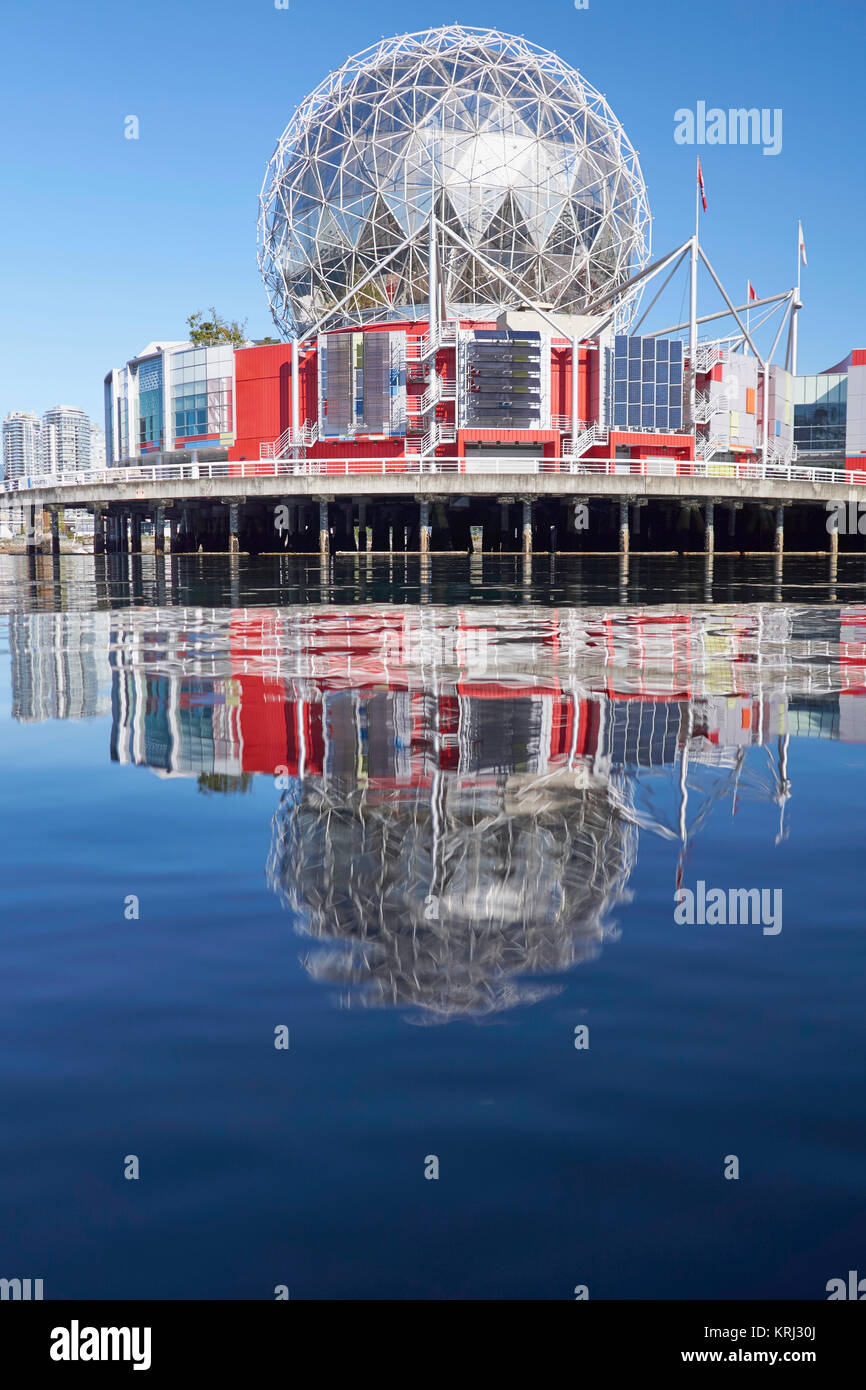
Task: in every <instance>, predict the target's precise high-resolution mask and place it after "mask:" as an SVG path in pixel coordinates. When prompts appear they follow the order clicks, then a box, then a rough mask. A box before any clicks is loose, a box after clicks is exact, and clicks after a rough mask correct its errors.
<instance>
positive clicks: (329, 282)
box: [259, 25, 650, 334]
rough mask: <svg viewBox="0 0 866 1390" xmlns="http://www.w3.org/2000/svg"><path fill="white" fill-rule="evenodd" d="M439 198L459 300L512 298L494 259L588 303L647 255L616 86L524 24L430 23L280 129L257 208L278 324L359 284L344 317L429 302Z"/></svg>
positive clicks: (541, 298)
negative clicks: (604, 91)
mask: <svg viewBox="0 0 866 1390" xmlns="http://www.w3.org/2000/svg"><path fill="white" fill-rule="evenodd" d="M431 209H432V210H435V213H436V215H437V217H438V219H439V221H440V222H441V223H442V224H443V226H442V227H440V228H439V230H438V231H437V244H438V255H439V266H440V275H441V281H442V285H443V293H444V298H445V303H446V307H447V311H448V312H449V313H455V314H459V313H461V312H462V313H469V312H475V313H477V312H478V311H479V310H487V311H488V312H490V311H491V310H493V311H496V310H500V309H503V308H505V307H511V306H513V304H514V303H515V296H514V294H513V292H511V291H509V290H508V288H507V287H506V286H505V284H503V282H502V281H501V280H500V279H498V278H497V276H496V274H494V273H493V272H492V271H491V269H490V267H491V266H492V267H495V268H496V269H497V270H499V271H500V272H502V273H504V274H505V275H506V276H507V277H508V278H509V280H510V281H511V282H512V284H513V285H515V286H516V287H517V289H518V290H519V291H520V292H521V294H523V295H525V296H526V297H527V298H528V299H529V300H531V301H532V302H533V303H540V304H545V305H548V306H551V307H553V308H555V309H559V310H563V311H566V312H572V313H580V312H582V311H583V310H584V309H585V308H586V307H587V305H588V304H589V303H590V301H591V300H593V299H595V298H597V297H599V296H601V295H604V294H606V293H609V292H611V291H614V290H616V288H617V287H618V286H620V285H622V284H623V283H624V282H625V281H626V280H627V279H628V278H629V276H631V275H633V274H635V273H636V272H637V271H638V270H639V269H641V268H642V267H643V266H644V265H645V264H646V262H647V260H648V258H649V245H650V215H649V207H648V203H647V194H646V187H645V185H644V181H643V177H642V175H641V171H640V165H639V163H638V159H637V155H636V153H635V151H634V149H633V148H632V146H631V144H630V142H629V140H628V139H627V137H626V135H625V132H624V131H623V129H622V126H621V125H620V124H619V122H618V121H617V119H616V117H615V116H614V114H613V112H612V111H611V109H610V107H609V106H608V104H607V102H606V100H605V98H604V97H603V96H601V95H600V94H599V93H598V92H597V91H595V89H594V88H593V87H591V86H590V85H589V83H588V82H586V81H585V80H584V79H583V78H582V77H581V75H580V74H579V73H578V72H577V71H575V69H574V68H572V67H570V66H569V65H568V64H567V63H565V62H563V61H562V59H560V58H558V57H557V56H556V55H555V54H554V53H550V52H548V51H547V50H545V49H543V48H539V47H537V46H536V45H535V44H532V43H529V42H527V40H526V39H523V38H517V37H515V36H513V35H510V34H502V33H499V32H498V31H496V30H492V29H476V28H467V27H464V26H461V25H453V26H448V27H446V28H441V29H429V30H426V31H424V32H421V33H417V34H405V35H402V36H399V37H396V38H391V39H385V40H383V41H382V42H381V43H379V44H376V45H375V46H373V47H371V48H368V49H365V50H364V52H362V53H359V54H357V55H356V56H355V57H352V58H349V59H348V60H347V61H346V62H345V63H344V64H343V66H342V67H341V68H339V69H338V70H337V71H336V72H334V73H332V74H331V75H330V76H329V77H328V78H326V80H325V81H324V82H323V83H321V84H320V86H318V87H317V88H316V90H315V91H314V92H313V93H312V94H311V95H310V96H309V97H307V98H306V100H305V101H304V102H302V103H301V105H300V107H299V108H298V110H297V111H296V112H295V115H294V117H293V118H292V120H291V122H290V123H289V125H288V126H287V127H286V129H285V131H284V132H283V134H282V136H281V137H280V140H279V143H278V145H277V148H276V150H275V152H274V155H273V157H272V159H271V161H270V163H269V165H268V169H267V173H266V176H265V181H264V184H263V187H262V193H261V200H260V214H259V265H260V268H261V271H262V275H263V277H264V280H265V284H266V286H267V290H268V298H269V300H270V305H271V312H272V314H273V317H274V322H275V323H276V324H277V327H278V328H280V329H281V330H282V331H283V332H284V333H286V334H290V333H292V332H297V331H298V330H301V331H303V330H305V329H307V328H309V327H310V326H312V325H313V324H314V323H316V322H317V321H318V320H319V319H320V318H321V317H322V316H323V315H324V314H326V313H327V312H329V311H330V310H332V309H334V308H336V306H338V305H339V303H340V301H341V300H342V299H343V298H344V296H346V295H347V294H349V295H350V298H349V302H348V304H347V306H346V308H345V311H344V314H345V318H346V320H347V321H354V322H361V321H363V320H364V318H366V317H370V316H371V315H372V314H376V315H381V314H382V313H383V311H385V312H387V311H388V310H390V309H396V308H403V309H408V308H411V307H412V306H415V305H418V306H421V305H424V304H425V303H426V300H427V295H428V279H427V277H428V239H429V232H428V228H429V221H430V213H431ZM451 233H453V234H454V235H451ZM458 238H459V240H458ZM402 243H406V244H405V245H402ZM461 243H462V244H461ZM397 248H401V249H399V250H398V249H397ZM395 251H396V254H395V255H392V253H394V252H395ZM389 257H390V259H388V258H389ZM362 282H363V283H362ZM356 287H357V288H356ZM353 290H355V292H354V293H351V291H353Z"/></svg>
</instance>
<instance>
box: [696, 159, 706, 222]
mask: <svg viewBox="0 0 866 1390" xmlns="http://www.w3.org/2000/svg"><path fill="white" fill-rule="evenodd" d="M698 188H699V190H700V194H701V202H702V203H703V206H704V212H706V210H707V195H706V192H705V190H704V173H703V170H702V169H701V159H700V155H699V156H698Z"/></svg>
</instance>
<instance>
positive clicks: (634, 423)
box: [628, 405, 640, 430]
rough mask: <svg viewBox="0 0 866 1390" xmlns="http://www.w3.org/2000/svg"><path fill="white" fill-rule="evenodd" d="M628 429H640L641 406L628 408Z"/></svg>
mask: <svg viewBox="0 0 866 1390" xmlns="http://www.w3.org/2000/svg"><path fill="white" fill-rule="evenodd" d="M628 427H629V429H630V430H639V429H640V406H639V405H630V406H629V408H628Z"/></svg>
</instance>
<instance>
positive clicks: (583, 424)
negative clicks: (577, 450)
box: [550, 415, 592, 434]
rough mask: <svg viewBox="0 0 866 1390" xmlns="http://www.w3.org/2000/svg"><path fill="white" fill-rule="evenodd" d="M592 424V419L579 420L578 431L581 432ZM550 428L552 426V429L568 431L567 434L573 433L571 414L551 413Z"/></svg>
mask: <svg viewBox="0 0 866 1390" xmlns="http://www.w3.org/2000/svg"><path fill="white" fill-rule="evenodd" d="M591 424H592V421H591V420H578V422H577V428H578V432H580V431H581V430H585V429H586V428H587V426H588V425H591ZM550 428H551V429H552V430H560V431H561V432H564V433H567V434H571V416H570V415H551V417H550Z"/></svg>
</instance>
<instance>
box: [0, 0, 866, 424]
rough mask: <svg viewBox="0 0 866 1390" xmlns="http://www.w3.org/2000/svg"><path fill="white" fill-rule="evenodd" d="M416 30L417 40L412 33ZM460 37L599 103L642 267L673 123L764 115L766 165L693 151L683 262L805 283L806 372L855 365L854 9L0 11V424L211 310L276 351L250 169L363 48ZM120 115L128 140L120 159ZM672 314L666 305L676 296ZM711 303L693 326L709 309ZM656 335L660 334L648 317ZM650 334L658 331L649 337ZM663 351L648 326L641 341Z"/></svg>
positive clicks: (261, 4) (213, 4) (55, 7)
mask: <svg viewBox="0 0 866 1390" xmlns="http://www.w3.org/2000/svg"><path fill="white" fill-rule="evenodd" d="M410 15H411V18H410ZM455 21H459V22H460V23H465V24H475V25H490V26H496V27H499V28H501V29H506V30H511V31H512V32H516V33H524V34H525V35H526V37H527V38H529V39H532V40H534V41H535V42H537V43H540V44H542V45H544V46H546V47H549V48H553V49H555V50H556V51H558V52H559V53H560V54H561V55H562V56H563V57H564V58H565V59H567V60H568V61H569V62H571V63H573V64H574V65H575V66H576V67H577V68H579V69H580V70H581V72H583V74H584V75H585V76H586V78H587V79H588V80H589V81H590V82H591V83H592V84H593V85H594V86H596V87H597V88H598V89H599V90H600V91H602V92H604V93H605V94H606V96H607V98H608V100H609V101H610V103H611V105H612V107H613V109H614V111H615V112H616V114H617V116H618V117H619V119H620V120H621V121H622V123H623V125H624V126H625V129H626V131H627V132H628V134H629V136H630V138H631V140H632V142H633V143H634V145H635V146H636V148H637V150H638V151H639V154H640V159H641V164H642V167H643V171H644V176H645V178H646V181H647V185H648V188H649V195H650V204H651V207H652V211H653V214H654V232H653V240H654V248H655V250H656V251H659V252H660V251H662V250H664V249H667V248H671V247H673V246H674V245H676V244H678V243H679V242H681V241H683V240H684V239H685V238H686V237H687V236H688V235H689V233H690V230H691V227H692V223H693V217H694V167H695V153H696V151H695V149H694V148H689V147H687V146H685V147H684V146H679V145H677V144H676V143H675V142H674V138H673V132H674V112H675V111H676V109H677V108H680V107H692V108H694V107H695V105H696V103H697V102H698V101H701V100H702V101H705V102H706V103H707V104H708V106H719V107H722V108H728V107H732V106H733V107H740V106H747V107H753V106H756V107H759V108H764V107H767V108H771V109H772V108H776V107H781V108H782V111H783V145H782V151H781V153H780V154H779V155H778V156H775V157H772V156H765V155H763V154H762V152H761V149H760V148H758V147H753V146H734V147H728V146H717V147H713V148H709V147H707V148H705V149H704V150H703V151H702V159H703V166H704V176H705V180H706V185H707V194H708V199H709V211H708V213H707V215H706V217H705V218H704V221H703V227H702V237H703V241H704V245H705V247H706V250H707V253H708V255H709V257H710V259H711V260H712V261H713V263H714V266H715V268H716V270H717V271H718V272H719V274H720V275H721V276H722V279H723V280H725V281H726V282H729V285H730V288H731V290H732V291H735V292H738V293H743V292H744V289H745V281H746V277H747V276H749V277H751V279H752V281H753V282H754V283H755V285H756V286H757V288H758V290H759V292H760V293H762V294H768V293H773V292H775V291H777V290H782V289H787V288H788V287H789V286H790V285H791V284H792V283H793V280H794V276H795V273H796V227H797V219H798V217H801V218H802V219H803V223H804V227H805V233H806V243H807V250H808V259H809V265H808V269H807V270H805V271H804V272H803V297H804V304H805V308H804V310H803V313H802V315H801V320H800V322H801V332H800V343H801V350H800V370H801V371H817V370H820V369H822V368H824V367H827V366H829V365H831V364H832V363H834V362H836V361H837V360H839V358H841V357H842V356H843V355H844V354H845V353H846V352H847V351H848V350H849V348H851V347H852V346H861V347H864V346H866V321H864V320H866V285H864V275H863V270H862V264H863V260H862V251H861V249H860V245H861V242H862V232H861V229H862V228H863V226H864V223H866V186H864V180H863V177H862V171H863V148H864V143H866V140H864V135H866V130H864V126H866V116H864V104H863V102H862V100H861V90H862V81H863V77H862V65H863V54H864V39H866V10H864V7H863V6H862V0H861V3H855V0H850V2H849V3H842V4H839V3H831V4H823V5H822V4H812V3H804V0H796V3H794V2H793V0H792V2H790V3H782V0H764V3H762V4H761V5H757V4H754V3H753V0H726V2H725V3H724V4H722V3H716V4H709V5H703V6H696V5H695V4H694V3H690V0H665V3H660V4H652V3H636V2H635V0H589V8H588V9H586V10H576V9H575V8H574V5H573V0H536V3H535V4H533V5H532V6H526V5H525V4H521V5H518V4H517V3H516V0H499V3H497V4H492V3H478V0H474V2H473V3H471V4H470V3H463V4H458V3H457V2H456V0H449V3H447V4H445V5H442V4H435V3H434V4H429V5H427V6H425V7H424V9H423V11H421V10H408V9H407V8H406V6H405V5H397V4H395V3H370V4H367V5H364V6H358V5H354V4H351V5H350V4H347V3H342V0H340V2H339V3H332V4H325V3H319V4H312V3H310V0H291V8H290V9H289V10H278V9H276V8H275V5H274V3H273V0H209V3H206V0H184V3H183V4H178V3H176V2H175V3H171V4H169V3H166V0H149V3H148V4H146V5H137V6H124V5H118V4H116V3H108V0H88V3H87V4H86V5H80V4H69V3H66V4H63V3H59V0H45V2H44V3H42V4H39V5H36V6H34V5H33V4H32V3H27V4H25V3H22V0H6V3H5V5H4V7H3V18H2V20H0V52H2V58H3V85H2V87H0V168H2V197H0V324H2V332H0V416H2V415H4V414H5V413H6V412H7V411H8V410H11V409H33V410H36V411H39V412H41V411H43V410H44V409H46V408H47V407H48V406H50V405H53V404H56V403H58V402H61V401H62V402H66V403H69V404H74V405H81V406H83V407H84V408H85V409H86V410H88V411H89V412H90V413H91V414H92V415H93V416H94V418H96V419H98V420H100V421H101V419H102V379H103V377H104V375H105V372H106V371H107V370H108V368H109V367H111V366H119V365H121V364H122V363H123V362H124V361H126V359H127V358H128V357H130V356H132V354H133V353H135V352H137V351H138V350H139V349H140V348H141V347H143V345H144V344H145V343H146V342H148V341H149V340H150V339H153V338H184V337H185V336H186V326H185V319H186V316H187V315H188V314H189V313H190V312H192V311H193V310H196V309H199V308H206V307H207V306H208V305H210V304H211V303H213V304H215V305H216V306H217V308H218V309H219V310H220V311H221V312H223V313H224V314H226V315H228V316H229V317H238V318H247V319H248V321H249V322H248V332H249V333H250V335H251V336H255V337H258V336H263V335H264V334H265V333H268V332H270V331H272V329H271V324H270V318H269V314H268V309H267V302H266V298H265V293H264V289H263V286H262V284H261V281H260V279H259V275H258V269H257V266H256V258H255V251H256V247H255V231H256V208H257V198H258V193H259V189H260V186H261V181H262V177H263V174H264V170H265V166H266V164H267V161H268V159H269V157H270V155H271V152H272V150H273V147H274V144H275V141H276V138H277V136H278V134H279V133H280V131H281V130H282V128H283V127H284V126H285V125H286V123H287V121H288V119H289V117H290V115H291V113H292V111H293V110H294V108H295V106H296V105H297V103H298V101H299V100H300V99H301V98H302V97H303V96H304V95H305V94H306V92H307V91H308V90H310V89H311V87H313V86H314V85H316V83H317V82H318V81H319V80H320V79H321V78H322V77H324V76H325V75H326V73H327V72H328V71H329V70H330V69H331V68H334V67H336V66H338V65H339V64H340V63H341V62H342V61H343V59H344V58H345V57H346V56H347V55H348V54H350V53H352V52H355V51H357V50H359V49H361V48H364V47H366V46H367V45H369V44H370V43H374V42H375V41H376V40H378V39H379V38H380V37H381V36H383V35H389V34H392V33H399V32H401V31H405V30H406V29H407V28H411V29H418V28H423V27H428V26H432V25H437V24H447V23H453V22H455ZM128 115H136V116H137V117H138V118H139V122H140V139H139V140H137V141H131V140H126V139H125V138H124V118H125V117H126V116H128ZM671 293H673V294H674V300H673V301H671V300H670V299H668V301H667V302H668V304H671V303H672V305H673V312H674V314H675V313H676V311H677V309H678V308H679V304H680V302H681V299H682V296H681V291H680V288H677V290H676V291H675V292H674V291H671ZM716 307H717V304H716V302H715V301H713V302H712V303H710V302H709V297H708V300H707V303H706V306H704V305H702V308H703V309H704V311H706V312H709V311H710V310H711V309H713V308H716ZM662 312H664V311H662ZM668 321H669V319H665V320H664V322H665V323H666V322H668ZM655 326H657V327H661V326H663V323H662V322H657V323H656V325H655Z"/></svg>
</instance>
